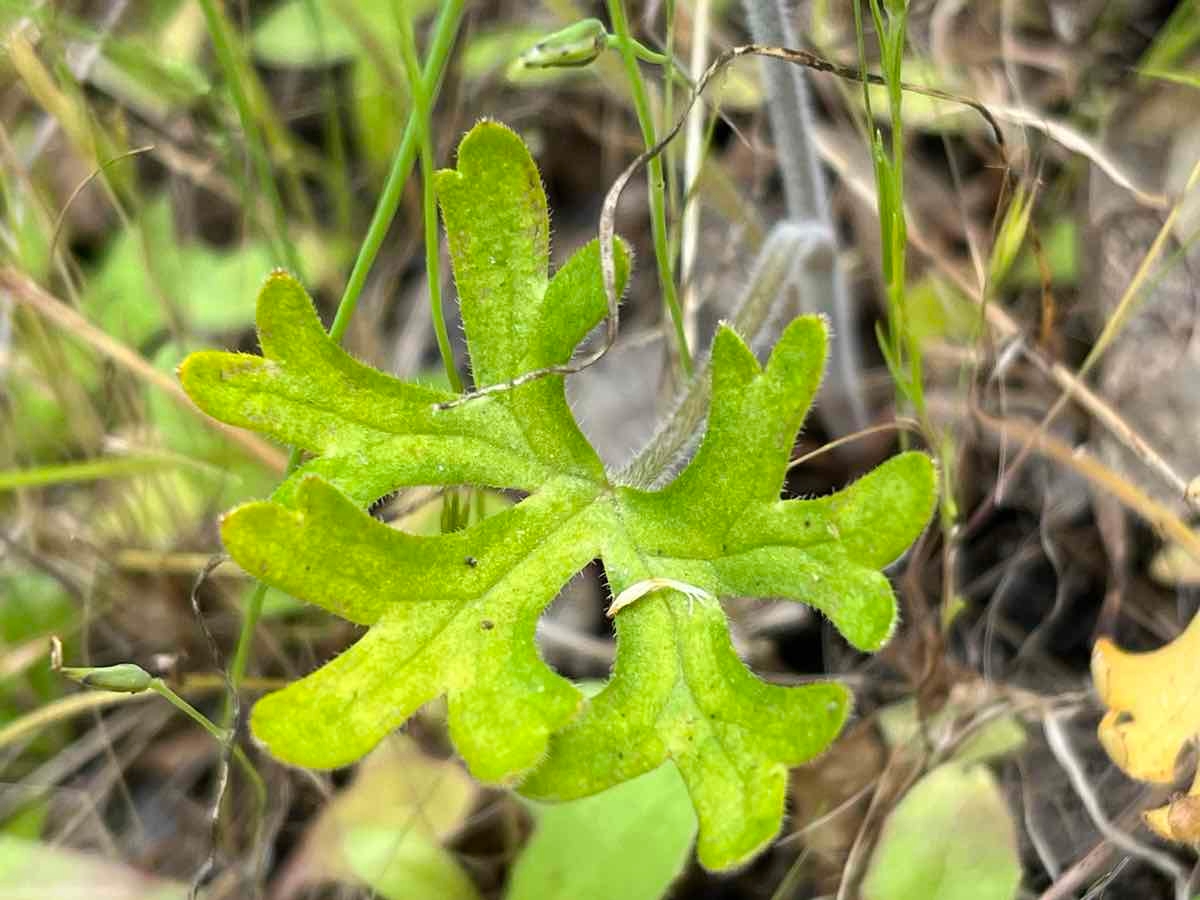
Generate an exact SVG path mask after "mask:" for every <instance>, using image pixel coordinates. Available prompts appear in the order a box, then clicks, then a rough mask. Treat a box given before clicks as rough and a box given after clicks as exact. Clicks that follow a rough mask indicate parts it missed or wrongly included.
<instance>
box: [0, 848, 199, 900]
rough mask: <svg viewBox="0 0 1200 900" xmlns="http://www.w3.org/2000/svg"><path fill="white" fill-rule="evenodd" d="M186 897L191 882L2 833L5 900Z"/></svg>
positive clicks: (0, 886)
mask: <svg viewBox="0 0 1200 900" xmlns="http://www.w3.org/2000/svg"><path fill="white" fill-rule="evenodd" d="M101 890H102V891H103V894H102V896H103V897H104V900H184V898H185V897H187V893H188V892H187V885H184V884H180V883H178V882H172V881H167V880H165V879H162V878H154V877H152V876H150V875H146V874H144V873H142V872H139V871H137V870H136V869H132V868H129V867H127V866H123V865H121V864H120V863H115V862H110V861H109V860H106V859H103V858H101V857H99V856H97V855H95V854H90V853H82V852H80V851H78V850H69V849H67V848H65V847H52V846H50V845H49V844H42V843H39V842H38V841H27V840H23V839H21V838H17V837H10V836H8V835H5V834H0V897H3V898H4V900H46V898H48V897H53V898H54V900H96V898H97V897H99V896H101V894H100V891H101Z"/></svg>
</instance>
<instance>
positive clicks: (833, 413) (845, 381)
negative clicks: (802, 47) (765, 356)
mask: <svg viewBox="0 0 1200 900" xmlns="http://www.w3.org/2000/svg"><path fill="white" fill-rule="evenodd" d="M743 5H744V6H745V8H746V15H747V18H748V21H749V24H750V34H751V36H752V37H753V39H754V42H755V43H756V44H765V45H767V46H778V47H788V48H794V47H797V46H798V45H799V42H798V41H797V40H796V35H795V31H794V30H793V28H792V25H791V21H790V19H789V18H788V14H787V9H786V5H785V4H784V2H783V0H744V4H743ZM762 73H763V79H764V80H765V81H766V85H767V112H768V115H769V117H770V120H771V133H772V135H773V136H774V139H775V148H776V156H777V157H778V159H779V167H780V171H781V173H782V175H783V189H784V196H785V198H786V200H787V220H788V222H790V223H792V224H794V225H803V224H808V223H817V224H819V225H821V226H822V227H824V228H826V229H828V230H829V232H830V233H831V234H832V233H834V232H833V215H832V212H831V210H830V206H829V190H828V188H827V186H826V184H825V177H824V174H823V173H822V171H821V165H820V158H819V156H818V154H817V150H816V145H815V142H814V141H813V139H812V135H813V132H814V130H815V127H816V124H815V120H814V118H813V113H812V104H811V101H810V100H809V96H808V87H807V85H806V83H805V80H804V78H805V76H804V73H803V71H802V70H801V69H800V68H799V67H798V66H790V65H780V64H779V63H778V62H772V61H771V60H769V59H764V60H763V61H762ZM796 278H797V281H796V285H797V288H798V290H799V291H800V297H801V302H802V303H803V304H804V307H805V309H806V310H807V311H809V312H819V313H822V314H824V315H826V316H828V317H829V319H830V321H831V322H832V324H833V340H832V341H831V343H830V364H829V374H828V376H827V385H826V388H825V390H826V392H827V393H828V394H832V399H834V400H835V401H836V403H833V404H828V405H826V406H825V408H824V409H823V411H822V414H823V415H824V416H825V418H826V419H827V420H831V421H830V425H831V426H832V427H833V428H834V429H835V430H837V431H846V432H848V431H853V430H857V429H859V428H862V427H863V426H864V425H865V424H866V421H867V412H866V407H865V404H864V401H863V397H862V391H861V388H860V378H859V373H860V371H861V362H860V360H859V350H858V343H857V336H856V332H857V329H856V328H855V322H854V310H853V306H852V304H851V300H850V296H849V293H848V291H847V289H846V282H845V278H844V277H843V276H842V272H841V270H840V269H839V268H838V265H837V256H836V254H834V255H832V256H829V257H826V256H825V255H821V257H814V258H813V259H812V260H811V261H810V264H809V265H808V266H805V267H802V268H800V269H799V270H798V271H797V272H796ZM839 410H844V412H839Z"/></svg>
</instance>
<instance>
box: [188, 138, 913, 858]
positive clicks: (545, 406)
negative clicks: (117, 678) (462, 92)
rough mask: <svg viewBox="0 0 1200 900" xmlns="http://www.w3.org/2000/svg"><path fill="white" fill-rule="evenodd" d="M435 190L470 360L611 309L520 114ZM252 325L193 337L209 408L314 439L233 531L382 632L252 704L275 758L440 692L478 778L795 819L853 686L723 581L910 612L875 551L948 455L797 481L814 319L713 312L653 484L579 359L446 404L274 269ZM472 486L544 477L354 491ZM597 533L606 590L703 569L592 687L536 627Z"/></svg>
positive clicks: (671, 593)
mask: <svg viewBox="0 0 1200 900" xmlns="http://www.w3.org/2000/svg"><path fill="white" fill-rule="evenodd" d="M436 186H437V192H438V198H439V202H440V204H441V209H442V215H443V217H444V221H445V225H446V232H447V235H448V238H449V244H450V251H451V257H452V260H453V264H454V271H455V278H456V282H457V286H458V294H459V300H460V303H461V306H462V317H463V324H464V327H465V330H466V336H467V343H468V349H469V351H470V355H471V362H472V368H473V374H474V378H475V382H476V384H478V385H488V384H495V383H499V382H503V381H506V380H509V379H511V378H513V377H515V376H518V375H521V374H523V373H525V372H529V371H532V370H534V369H538V368H542V367H546V366H551V365H555V364H560V363H564V362H566V361H568V360H569V359H570V357H571V354H572V353H573V352H574V350H575V348H576V346H577V345H578V344H579V342H580V341H581V340H582V339H583V337H584V336H585V335H586V334H587V332H588V331H589V330H590V329H591V328H592V327H593V326H595V325H596V324H597V323H598V322H599V321H600V320H601V319H602V318H603V316H604V313H605V302H604V291H603V286H602V281H601V276H600V267H599V251H598V247H597V245H596V244H595V243H592V244H589V245H588V246H586V247H585V248H583V249H582V250H580V251H579V252H577V253H576V254H575V255H574V256H573V257H572V258H571V259H570V261H569V262H567V263H566V265H564V266H563V267H562V268H561V269H560V270H559V271H558V272H557V274H555V276H554V277H553V278H550V277H549V275H548V254H549V219H548V215H547V210H546V199H545V194H544V191H543V190H542V186H541V182H540V179H539V177H538V173H537V169H536V167H535V166H534V164H533V161H532V159H531V158H530V157H529V154H528V151H527V150H526V149H525V147H524V145H523V144H522V143H521V141H520V139H519V138H518V137H517V136H516V135H515V134H513V133H512V132H511V131H509V130H508V129H507V128H505V127H503V126H501V125H498V124H496V123H492V122H485V123H482V124H480V125H478V126H476V127H475V128H474V129H473V130H472V131H471V132H470V133H469V134H468V135H467V137H466V138H465V139H464V140H463V142H462V144H461V145H460V148H459V155H458V165H457V168H456V169H454V170H450V171H443V172H440V173H438V176H437V185H436ZM617 250H618V253H617V262H618V280H619V282H620V283H622V284H623V283H624V280H625V277H626V271H627V260H626V255H625V252H624V250H623V249H622V248H621V247H620V245H619V244H618V248H617ZM258 322H259V333H260V341H261V344H262V349H263V356H262V357H256V356H244V355H237V354H229V353H202V354H196V355H194V356H192V357H191V358H189V359H188V361H187V362H186V363H185V364H184V366H183V367H182V370H181V375H182V378H183V382H184V386H185V387H186V389H187V390H188V392H189V393H190V394H191V396H192V397H193V398H194V399H195V400H196V402H197V403H198V404H199V405H200V406H201V407H202V408H204V409H205V410H206V411H207V412H209V413H210V414H211V415H214V416H216V417H218V418H220V419H222V420H224V421H226V422H231V423H235V424H239V425H242V426H245V427H248V428H253V429H255V430H258V431H261V432H264V433H266V434H269V435H271V436H273V437H275V438H277V439H279V440H280V441H283V442H286V443H290V444H294V445H297V446H299V447H301V448H303V449H304V450H306V451H308V452H309V453H310V454H312V456H311V458H310V460H309V461H308V462H307V463H306V464H305V466H303V467H302V468H301V469H300V470H299V471H298V472H297V473H296V474H295V475H294V476H293V477H292V478H291V479H290V480H289V481H288V482H286V483H285V484H284V485H283V486H282V487H281V488H280V489H279V491H278V492H277V493H276V495H275V496H274V498H273V499H272V500H271V501H270V502H261V503H251V504H247V505H245V506H242V507H239V508H237V509H235V510H233V511H232V512H231V513H229V514H228V515H227V516H226V517H225V519H224V521H223V523H222V529H221V531H222V537H223V540H224V542H225V545H226V547H227V549H228V550H229V552H230V554H231V555H232V556H233V557H234V559H236V560H237V561H238V562H239V563H240V564H241V565H242V566H243V567H244V568H245V569H246V570H247V571H249V572H251V573H253V574H254V575H255V576H257V577H259V578H261V579H263V580H264V581H266V582H267V583H269V584H271V585H274V586H276V587H279V588H282V589H283V590H286V591H288V592H290V593H292V594H294V595H296V596H298V597H301V598H303V599H305V600H307V601H309V602H311V603H314V604H317V605H319V606H321V607H323V608H325V609H327V610H329V611H330V612H332V613H334V614H335V615H338V616H341V617H343V618H345V619H349V620H350V621H353V622H357V623H359V624H362V625H365V626H368V630H367V633H366V635H365V636H364V637H363V638H362V639H361V640H360V641H359V642H358V643H357V644H355V645H354V646H353V647H351V648H350V649H349V650H347V651H346V652H345V653H343V654H342V655H341V656H339V657H337V658H336V659H335V660H333V661H332V662H330V663H328V664H327V665H325V666H323V667H322V668H320V669H318V670H317V671H316V672H314V673H312V674H311V675H309V676H307V677H306V678H303V679H301V680H300V681H298V682H296V683H294V684H292V685H290V686H289V687H287V688H285V689H284V690H282V691H278V692H276V693H273V694H270V695H268V696H267V697H265V698H264V699H263V700H261V701H259V703H258V704H257V705H256V707H255V709H254V712H253V716H252V719H251V724H252V728H253V731H254V734H255V736H256V737H257V738H258V739H259V740H260V741H262V742H263V743H264V744H265V745H266V746H267V747H268V748H269V749H270V751H271V752H272V753H273V754H275V755H276V756H277V757H279V758H280V759H282V760H285V761H287V762H291V763H294V764H297V765H304V766H310V767H315V768H332V767H335V766H340V765H345V764H347V763H350V762H353V761H354V760H356V759H358V758H360V757H361V756H362V755H363V754H365V753H366V752H367V751H368V750H370V749H371V747H373V746H374V745H375V744H376V743H378V741H379V740H380V739H381V738H382V737H383V736H384V735H386V734H387V733H388V732H390V731H391V730H393V729H394V728H396V727H397V726H399V725H400V724H402V723H403V722H404V721H405V720H406V719H407V718H408V717H409V716H410V715H411V714H412V713H413V712H414V711H415V710H416V709H417V708H418V707H419V706H421V705H422V704H423V703H426V702H427V701H429V700H432V699H434V698H437V697H439V696H443V695H444V696H446V698H447V701H448V709H449V723H450V732H451V736H452V738H453V740H454V742H455V745H456V747H457V748H458V750H459V752H460V753H461V754H462V756H463V758H464V759H465V760H466V762H467V765H468V766H469V767H470V769H471V771H472V772H473V773H474V774H475V775H476V776H477V777H479V778H481V779H483V780H485V781H492V782H500V783H515V782H518V781H520V782H522V787H521V789H522V791H523V792H525V793H527V794H528V795H530V796H533V797H539V798H544V799H567V798H574V797H582V796H586V795H588V794H593V793H596V792H598V791H601V790H603V789H605V788H607V787H609V786H612V785H614V784H618V783H621V782H623V781H627V780H629V779H632V778H635V777H637V776H639V775H641V774H643V773H645V772H648V771H650V770H651V769H654V768H656V767H657V766H659V765H660V764H661V763H663V762H664V761H665V760H671V761H673V762H674V764H675V765H676V766H677V767H678V769H679V771H680V773H681V775H682V776H683V780H684V782H685V783H686V785H687V788H688V791H689V793H690V795H691V798H692V802H693V804H694V806H695V808H696V812H697V817H698V820H699V823H700V836H699V854H700V859H701V861H702V862H703V863H704V864H705V865H706V866H708V867H710V868H715V869H720V868H727V867H729V866H732V865H736V864H738V863H740V862H742V861H744V860H746V859H748V858H749V857H750V856H752V855H753V854H754V853H755V852H757V851H758V850H759V849H761V848H762V847H763V846H764V845H765V844H766V843H767V842H768V841H769V840H770V839H771V838H772V837H773V836H774V834H775V833H776V832H777V831H778V829H779V826H780V822H781V819H782V814H783V799H784V785H785V781H786V775H787V768H788V766H791V765H795V764H797V763H800V762H803V761H805V760H807V759H810V758H812V757H813V756H814V755H816V754H818V753H820V752H821V751H822V750H824V749H825V748H826V747H827V746H828V745H829V743H830V742H831V741H832V740H833V739H834V737H835V736H836V735H837V733H838V731H839V729H840V728H841V726H842V724H843V722H844V721H845V718H846V715H847V713H848V710H849V706H850V697H849V694H848V692H847V691H846V689H845V688H843V687H842V686H841V685H839V684H836V683H818V684H811V685H805V686H800V687H781V686H776V685H770V684H767V683H765V682H763V681H761V680H760V679H758V678H757V677H755V676H754V675H753V674H752V673H751V672H749V671H748V670H747V669H746V667H745V666H744V665H743V664H742V662H741V661H740V660H739V659H738V657H737V654H736V653H735V652H734V649H733V647H732V645H731V643H730V637H729V630H728V627H727V624H726V620H725V615H724V613H723V611H722V608H721V605H720V602H719V600H720V599H723V598H737V597H743V596H754V597H777V598H784V599H789V600H799V601H802V602H804V603H808V604H809V605H811V606H813V607H815V608H817V609H819V610H821V611H822V612H823V613H824V614H825V615H827V616H828V617H829V618H830V619H831V620H832V621H833V623H834V624H835V625H836V626H837V627H838V629H839V630H840V631H841V632H842V633H843V634H844V635H845V636H846V638H847V639H848V640H849V641H850V642H851V643H852V644H854V645H855V646H856V647H859V648H862V649H864V650H874V649H877V648H878V647H880V646H881V645H882V644H883V643H884V642H885V641H886V640H887V638H888V636H889V635H890V634H891V631H892V629H893V627H894V624H895V618H896V608H895V601H894V597H893V594H892V590H891V587H890V585H889V583H888V581H887V579H886V577H885V576H884V575H883V574H882V573H881V572H880V571H879V570H880V568H881V567H883V566H886V565H887V564H889V563H891V562H892V561H893V560H895V559H896V558H897V557H898V556H900V554H902V553H903V552H904V550H905V549H906V548H907V547H908V545H909V544H910V543H911V542H912V540H913V539H914V538H915V537H916V535H917V534H918V533H919V532H920V531H921V529H922V528H923V527H924V525H925V523H926V522H927V520H928V518H929V515H930V513H931V511H932V505H933V496H934V490H933V469H932V465H931V463H930V461H929V459H928V457H926V456H925V455H923V454H919V453H909V454H903V455H901V456H898V457H896V458H894V459H892V460H890V461H889V462H888V463H886V464H884V465H883V466H881V467H880V468H879V469H877V470H876V471H874V472H872V473H871V474H869V475H867V476H866V477H864V478H863V479H861V480H860V481H858V482H857V483H855V484H853V485H851V486H850V487H848V488H846V489H845V490H843V491H840V492H838V493H836V494H833V495H830V496H827V497H820V498H815V499H789V500H782V499H780V494H781V490H782V487H783V482H784V476H785V474H786V468H787V464H788V458H789V455H790V452H791V448H792V445H793V442H794V440H795V436H796V432H797V430H798V429H799V427H800V425H801V423H802V421H803V419H804V415H805V413H806V412H807V410H808V407H809V405H810V403H811V401H812V397H813V395H814V393H815V392H816V389H817V387H818V384H819V382H820V378H821V373H822V369H823V366H824V359H825V349H826V343H827V337H826V333H825V326H824V324H823V323H822V321H821V320H820V319H817V318H815V317H803V318H800V319H797V320H795V321H794V322H792V323H791V325H789V326H788V327H787V329H786V330H785V331H784V333H783V335H782V337H781V338H780V340H779V342H778V344H777V345H776V347H775V349H774V351H773V353H772V354H771V357H770V359H769V361H768V362H767V364H766V366H765V367H763V366H760V365H759V363H758V361H757V360H756V359H755V357H754V355H753V354H752V353H751V352H750V350H749V349H748V348H747V347H746V345H745V344H744V342H743V341H742V340H741V338H739V337H738V335H737V334H735V333H734V332H733V331H732V330H730V329H729V328H722V329H721V331H720V332H719V333H718V335H717V337H716V340H715V342H714V345H713V353H712V360H711V364H710V366H709V369H708V373H709V374H706V375H704V376H702V377H711V378H712V401H711V406H710V410H709V415H708V423H707V429H706V432H705V435H704V438H703V440H702V442H701V444H700V447H699V449H698V450H697V452H696V455H695V457H694V458H693V459H692V461H691V463H690V464H689V465H688V466H687V468H686V469H685V470H684V471H683V472H681V473H680V474H679V475H678V476H677V477H676V478H675V479H674V480H673V481H672V482H671V483H670V484H668V485H667V486H666V487H665V488H663V489H661V490H643V489H640V488H637V487H633V486H629V485H624V484H619V483H616V482H615V480H614V479H613V478H612V477H610V475H609V474H608V473H606V472H605V470H604V467H603V465H602V463H601V462H600V459H599V457H598V456H597V455H596V453H595V451H594V450H593V449H592V448H591V447H590V446H589V445H588V443H587V440H586V439H585V438H584V436H583V434H582V433H581V432H580V430H579V428H578V426H577V425H576V422H575V420H574V418H573V417H572V414H571V411H570V409H569V407H568V406H567V402H566V399H565V395H564V390H563V379H562V377H561V376H550V377H544V378H541V379H538V380H535V381H532V382H529V383H526V384H524V385H522V386H521V387H518V388H516V389H513V390H510V391H506V392H503V393H498V394H495V395H492V396H488V397H484V398H479V399H477V400H474V401H472V402H470V403H466V404H464V405H461V406H458V407H454V408H451V409H448V410H437V409H436V408H435V405H436V404H437V403H439V402H440V401H443V400H446V399H450V397H449V395H447V394H444V393H442V392H439V391H435V390H432V389H429V388H426V387H421V386H418V385H414V384H409V383H405V382H401V381H398V380H396V379H393V378H390V377H388V376H386V375H384V374H382V373H380V372H376V371H374V370H372V369H370V368H368V367H366V366H364V365H362V364H361V363H359V362H357V361H355V360H354V359H352V358H351V357H350V356H348V355H347V354H346V353H345V352H344V351H342V350H341V349H340V348H339V347H338V346H337V345H336V344H335V343H334V342H332V341H330V340H329V339H328V337H327V336H326V335H325V333H324V331H323V329H322V328H321V325H320V322H319V320H318V318H317V316H316V313H315V312H314V310H313V308H312V304H311V301H310V300H309V299H308V298H307V296H306V295H305V293H304V291H303V289H302V288H301V287H300V285H299V284H297V283H296V282H295V281H294V280H293V279H292V278H291V277H290V276H288V275H286V274H285V273H275V274H274V275H272V276H271V278H270V279H268V281H267V283H266V285H265V287H264V288H263V291H262V293H261V295H260V297H259V304H258ZM462 484H470V485H486V486H491V487H498V488H512V489H518V490H520V491H522V492H525V493H526V494H527V496H526V498H525V499H524V500H522V501H521V502H520V503H518V504H516V505H515V506H513V507H512V508H510V509H507V510H505V511H503V512H500V513H498V514H496V515H494V516H491V517H489V518H486V519H484V520H482V521H480V522H478V523H476V524H474V525H472V526H470V527H468V528H466V529H464V530H462V531H459V532H454V533H449V534H442V535H438V536H434V537H420V536H416V535H411V534H406V533H404V532H401V531H399V530H396V529H393V528H390V527H388V526H387V525H385V524H383V523H381V522H378V521H376V520H374V519H372V518H371V517H370V516H368V515H367V514H366V513H365V512H364V511H363V507H364V506H365V505H366V504H368V503H370V502H371V501H372V500H374V499H375V498H376V497H379V496H381V495H383V494H384V493H386V492H388V491H391V490H394V489H396V488H398V487H403V486H409V485H462ZM597 557H599V558H600V559H602V561H603V563H604V567H605V573H606V575H607V578H608V581H609V584H610V586H611V588H612V591H613V594H614V596H615V595H618V594H620V593H621V592H623V591H625V590H627V589H629V588H635V587H636V586H638V585H640V584H643V583H644V582H646V581H648V580H651V579H669V580H671V581H672V582H674V583H684V584H686V585H688V586H690V587H691V588H692V590H690V591H689V592H687V593H684V592H681V591H679V590H674V589H665V588H664V589H656V590H651V591H649V592H643V591H637V593H639V594H642V593H644V596H641V597H640V599H637V600H636V601H635V602H633V603H632V604H630V605H628V606H627V607H624V608H623V609H622V610H621V611H620V612H619V613H618V614H617V617H616V621H617V634H618V642H617V660H616V665H615V668H614V671H613V675H612V678H611V680H610V681H609V683H608V685H607V686H606V688H605V689H604V690H603V691H601V692H600V694H599V695H598V696H596V697H595V698H594V699H593V700H591V701H588V702H586V703H585V702H584V701H583V699H582V697H581V695H580V694H579V692H578V690H577V689H576V688H575V687H574V686H573V685H572V684H571V683H570V682H568V681H567V680H566V679H564V678H562V677H561V676H559V675H558V674H556V673H555V672H553V671H552V670H551V669H550V668H549V667H547V666H546V665H545V663H544V662H543V661H542V660H541V659H540V657H539V656H538V654H537V650H536V645H535V642H534V634H535V628H536V624H537V619H538V616H539V615H540V614H541V612H542V611H543V610H544V609H545V607H546V606H547V605H548V604H549V603H550V602H551V601H552V600H553V599H554V597H555V596H556V594H557V593H558V591H559V589H560V588H561V587H562V586H563V585H564V584H565V583H566V582H567V581H568V580H570V578H571V577H572V576H574V575H575V574H576V573H577V572H578V571H580V570H581V569H582V568H583V567H584V566H586V565H587V564H588V563H589V562H590V561H591V560H593V559H595V558H597ZM656 583H658V582H656ZM697 597H699V598H701V599H697ZM707 598H712V599H707Z"/></svg>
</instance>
